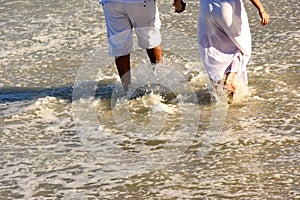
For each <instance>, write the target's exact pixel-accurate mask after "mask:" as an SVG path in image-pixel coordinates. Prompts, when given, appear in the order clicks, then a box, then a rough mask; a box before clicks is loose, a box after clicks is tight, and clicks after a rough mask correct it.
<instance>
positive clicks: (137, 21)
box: [100, 0, 162, 91]
mask: <svg viewBox="0 0 300 200" xmlns="http://www.w3.org/2000/svg"><path fill="white" fill-rule="evenodd" d="M100 4H101V5H102V8H103V12H104V15H105V22H106V29H107V38H108V44H109V54H110V55H111V56H114V57H115V63H116V66H117V69H118V73H119V76H120V78H121V81H122V84H123V88H124V90H125V91H127V90H128V87H129V84H130V79H131V75H130V53H131V52H132V50H133V31H134V32H135V34H136V35H137V39H138V45H139V46H140V47H141V48H143V49H146V51H147V54H148V57H149V59H150V61H151V63H153V64H155V63H158V62H161V60H162V48H161V35H160V26H161V22H160V19H159V12H158V9H157V6H156V3H155V0H102V1H101V2H100Z"/></svg>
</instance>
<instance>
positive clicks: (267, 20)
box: [260, 12, 269, 26]
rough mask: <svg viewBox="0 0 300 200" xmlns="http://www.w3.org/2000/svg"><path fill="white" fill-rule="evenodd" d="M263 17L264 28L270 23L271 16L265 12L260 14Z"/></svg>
mask: <svg viewBox="0 0 300 200" xmlns="http://www.w3.org/2000/svg"><path fill="white" fill-rule="evenodd" d="M260 15H261V16H260V17H261V24H262V25H263V26H264V25H267V24H268V23H269V15H268V13H267V12H263V13H261V14H260Z"/></svg>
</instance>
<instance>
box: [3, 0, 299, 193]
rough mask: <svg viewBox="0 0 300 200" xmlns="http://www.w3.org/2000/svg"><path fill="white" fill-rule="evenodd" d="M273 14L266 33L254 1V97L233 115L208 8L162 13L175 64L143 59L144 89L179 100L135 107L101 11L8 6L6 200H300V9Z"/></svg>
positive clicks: (272, 9)
mask: <svg viewBox="0 0 300 200" xmlns="http://www.w3.org/2000/svg"><path fill="white" fill-rule="evenodd" d="M263 3H264V4H265V6H266V9H267V10H268V11H269V13H270V16H271V21H270V24H269V25H268V26H266V27H262V26H260V24H259V19H258V15H257V13H256V10H255V9H254V7H252V6H251V5H250V3H249V2H245V6H246V9H247V11H248V17H249V20H250V26H251V30H252V42H253V55H252V59H251V61H250V63H249V65H248V76H249V89H250V97H249V98H247V99H243V101H238V102H234V103H233V104H232V105H231V106H229V107H227V106H225V105H224V104H222V103H216V102H215V101H214V100H211V94H210V93H209V88H207V85H206V84H207V83H208V82H207V77H206V75H205V73H204V72H203V69H202V68H201V67H200V66H201V63H200V61H199V57H197V53H198V49H197V43H196V41H197V35H196V20H197V9H198V5H199V3H198V1H190V2H188V5H187V6H188V7H187V9H188V10H187V12H185V13H183V14H181V15H178V14H176V13H174V12H173V9H172V8H171V3H170V2H167V1H159V2H158V6H159V9H160V14H161V19H162V23H163V27H162V31H163V39H164V47H165V48H164V49H165V51H164V54H165V63H164V65H162V66H160V67H157V68H156V69H152V67H153V66H149V65H147V64H146V63H148V60H147V58H146V57H145V55H144V54H145V53H144V52H143V51H141V50H138V49H136V50H135V51H134V53H133V55H132V59H133V66H134V67H135V68H134V69H136V70H135V71H134V73H135V74H134V78H135V83H136V85H135V88H134V89H138V88H140V87H141V88H142V89H144V90H147V88H149V87H150V86H148V85H147V84H151V83H156V84H154V85H156V86H157V85H159V84H160V83H163V84H162V85H165V86H168V87H167V89H169V90H164V88H161V87H160V88H158V90H157V91H158V93H155V91H154V92H152V93H151V91H150V92H148V95H146V96H142V97H139V98H136V99H133V100H127V99H126V98H124V97H122V94H120V93H122V91H120V89H119V87H120V84H119V81H118V78H117V75H116V69H115V67H114V65H113V60H112V59H111V58H109V57H107V56H106V52H107V48H106V32H105V24H104V16H103V13H102V10H101V7H100V6H99V5H98V4H97V1H84V2H83V1H73V0H68V1H55V2H54V1H3V2H1V3H0V4H1V8H0V13H1V19H2V20H1V21H0V26H1V35H0V44H1V47H0V48H1V49H0V57H1V61H0V62H1V68H0V112H1V115H0V124H1V128H0V133H1V134H0V137H1V140H0V144H1V145H0V148H1V155H0V158H1V159H0V160H1V161H0V163H1V164H0V174H1V180H0V196H1V199H229V198H233V199H299V198H300V190H299V186H300V183H299V179H300V163H299V157H300V147H299V142H300V137H299V134H300V128H299V121H300V120H299V118H300V115H299V106H298V105H299V101H300V98H299V88H300V85H299V81H300V78H299V72H300V71H299V69H300V68H299V61H300V57H299V52H300V46H299V37H300V34H299V25H300V24H299V8H300V4H299V2H298V1H282V2H280V1H269V2H263ZM178 38H179V39H178ZM181 55H183V56H181ZM157 77H159V78H160V79H158V80H157V79H156V78H157ZM151 87H152V86H151ZM174 95H175V96H176V97H175V96H174ZM225 114H226V116H225Z"/></svg>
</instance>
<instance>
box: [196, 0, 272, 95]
mask: <svg viewBox="0 0 300 200" xmlns="http://www.w3.org/2000/svg"><path fill="white" fill-rule="evenodd" d="M250 1H251V2H252V4H253V5H254V6H255V7H256V8H257V9H258V11H259V15H260V17H261V24H262V25H266V24H267V23H268V22H269V16H268V14H267V12H266V11H265V9H264V7H263V5H262V3H261V2H260V0H250ZM198 42H199V48H200V55H201V58H202V62H203V64H204V68H205V70H206V71H207V73H208V75H209V77H210V79H211V81H212V82H213V83H214V84H215V85H216V87H217V86H220V84H222V80H223V78H224V86H225V89H226V91H227V94H228V95H229V96H230V97H231V98H233V95H234V94H235V92H236V83H237V82H243V83H244V84H245V85H247V84H248V78H247V71H246V65H247V63H248V61H249V59H250V56H251V33H250V28H249V22H248V17H247V13H246V11H245V8H244V5H243V2H242V0H200V8H199V15H198Z"/></svg>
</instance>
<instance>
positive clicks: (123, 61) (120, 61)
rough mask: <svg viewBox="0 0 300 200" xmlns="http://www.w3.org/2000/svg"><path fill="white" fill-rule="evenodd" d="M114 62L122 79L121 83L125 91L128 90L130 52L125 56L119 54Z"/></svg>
mask: <svg viewBox="0 0 300 200" xmlns="http://www.w3.org/2000/svg"><path fill="white" fill-rule="evenodd" d="M115 63H116V65H117V69H118V72H119V76H120V78H121V81H122V85H123V88H124V90H125V91H128V85H129V84H130V79H131V74H130V54H128V55H125V56H119V57H116V58H115Z"/></svg>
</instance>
